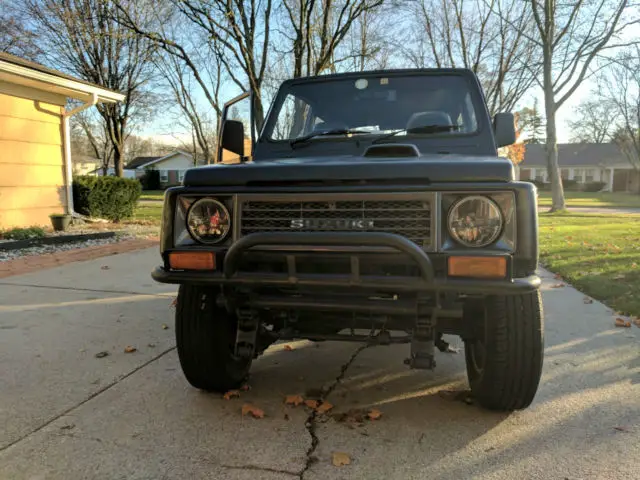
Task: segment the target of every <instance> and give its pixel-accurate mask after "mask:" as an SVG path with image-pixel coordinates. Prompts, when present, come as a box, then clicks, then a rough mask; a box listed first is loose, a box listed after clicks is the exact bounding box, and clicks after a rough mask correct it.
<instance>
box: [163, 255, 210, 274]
mask: <svg viewBox="0 0 640 480" xmlns="http://www.w3.org/2000/svg"><path fill="white" fill-rule="evenodd" d="M169 266H170V267H171V269H172V270H215V268H216V257H215V255H214V254H213V253H212V252H171V253H170V254H169Z"/></svg>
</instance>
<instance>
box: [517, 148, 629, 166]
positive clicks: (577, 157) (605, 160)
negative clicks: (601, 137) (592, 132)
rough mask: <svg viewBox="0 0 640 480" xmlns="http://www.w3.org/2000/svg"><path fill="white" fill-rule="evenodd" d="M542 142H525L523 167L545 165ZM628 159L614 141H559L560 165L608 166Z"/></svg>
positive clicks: (622, 162)
mask: <svg viewBox="0 0 640 480" xmlns="http://www.w3.org/2000/svg"><path fill="white" fill-rule="evenodd" d="M546 155H547V153H546V149H545V145H544V144H537V143H530V144H527V146H526V149H525V153H524V160H523V162H522V164H521V166H523V167H538V166H540V167H544V166H546V165H547V157H546ZM627 163H629V160H628V159H627V158H626V157H625V156H624V153H623V152H622V151H621V150H620V148H618V146H617V145H616V144H615V143H559V144H558V164H559V165H560V167H577V166H594V167H595V166H599V165H602V166H608V165H619V164H627Z"/></svg>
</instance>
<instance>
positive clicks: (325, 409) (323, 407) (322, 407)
mask: <svg viewBox="0 0 640 480" xmlns="http://www.w3.org/2000/svg"><path fill="white" fill-rule="evenodd" d="M332 408H333V405H331V404H330V403H329V402H322V404H321V405H320V406H319V407H318V408H316V412H318V413H320V414H322V413H327V412H328V411H329V410H331V409H332Z"/></svg>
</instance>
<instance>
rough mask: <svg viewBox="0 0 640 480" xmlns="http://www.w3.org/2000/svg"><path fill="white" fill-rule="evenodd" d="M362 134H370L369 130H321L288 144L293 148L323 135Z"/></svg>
mask: <svg viewBox="0 0 640 480" xmlns="http://www.w3.org/2000/svg"><path fill="white" fill-rule="evenodd" d="M359 133H360V134H363V133H371V131H370V130H358V129H356V128H354V129H349V128H334V129H333V130H323V131H319V132H312V133H309V134H307V135H303V136H301V137H297V138H294V139H293V140H291V141H290V142H289V145H291V147H292V148H293V146H294V145H298V144H300V143H304V142H306V141H307V140H311V139H312V138H315V137H322V136H324V135H348V134H359Z"/></svg>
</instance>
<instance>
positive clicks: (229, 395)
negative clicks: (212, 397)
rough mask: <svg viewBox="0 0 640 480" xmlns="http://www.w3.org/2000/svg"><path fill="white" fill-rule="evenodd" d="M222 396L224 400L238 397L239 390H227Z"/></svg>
mask: <svg viewBox="0 0 640 480" xmlns="http://www.w3.org/2000/svg"><path fill="white" fill-rule="evenodd" d="M222 398H224V399H225V400H231V399H232V398H240V392H239V391H238V390H229V391H228V392H227V393H225V394H224V395H223V396H222Z"/></svg>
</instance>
